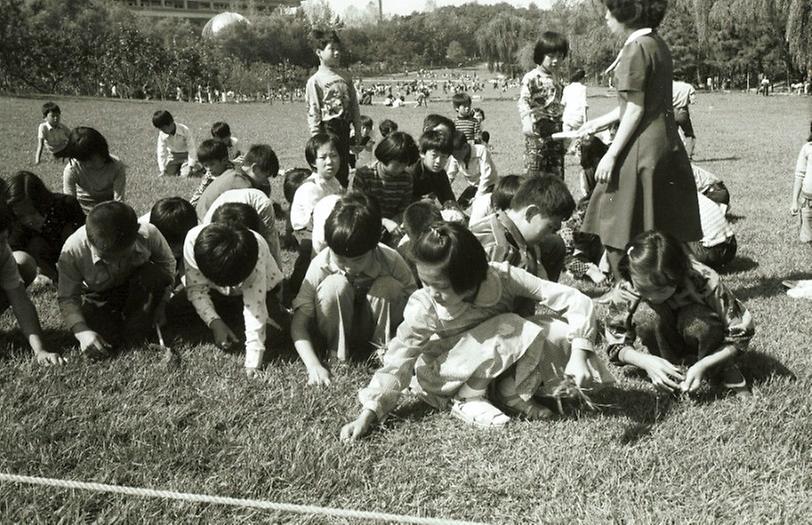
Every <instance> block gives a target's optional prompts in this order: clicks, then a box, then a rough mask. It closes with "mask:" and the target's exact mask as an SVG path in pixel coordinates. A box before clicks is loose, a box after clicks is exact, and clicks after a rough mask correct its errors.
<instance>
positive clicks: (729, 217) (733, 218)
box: [725, 213, 747, 224]
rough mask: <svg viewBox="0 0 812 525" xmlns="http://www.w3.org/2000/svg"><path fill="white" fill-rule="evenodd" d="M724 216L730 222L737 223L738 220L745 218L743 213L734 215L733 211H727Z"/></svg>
mask: <svg viewBox="0 0 812 525" xmlns="http://www.w3.org/2000/svg"><path fill="white" fill-rule="evenodd" d="M725 218H726V219H727V222H729V223H730V224H737V223H738V222H739V221H740V220H742V219H746V218H747V217H745V216H744V215H736V214H735V213H728V214H727V215H725Z"/></svg>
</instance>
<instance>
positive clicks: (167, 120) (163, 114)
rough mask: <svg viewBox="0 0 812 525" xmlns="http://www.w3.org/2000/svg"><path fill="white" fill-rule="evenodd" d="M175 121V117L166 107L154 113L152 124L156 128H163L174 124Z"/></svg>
mask: <svg viewBox="0 0 812 525" xmlns="http://www.w3.org/2000/svg"><path fill="white" fill-rule="evenodd" d="M174 122H175V119H173V118H172V113H170V112H168V111H167V110H165V109H159V110H158V111H156V112H155V113H153V114H152V125H153V126H155V127H156V128H162V127H164V126H168V125H170V124H173V123H174Z"/></svg>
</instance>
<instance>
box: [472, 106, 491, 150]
mask: <svg viewBox="0 0 812 525" xmlns="http://www.w3.org/2000/svg"><path fill="white" fill-rule="evenodd" d="M474 120H476V121H477V122H479V129H480V132H479V137H477V139H476V141H475V142H476V143H477V144H484V145H485V146H487V145H488V143H489V142H490V141H491V134H490V133H488V132H487V131H485V130H484V129H482V123H483V122H485V110H483V109H482V108H474Z"/></svg>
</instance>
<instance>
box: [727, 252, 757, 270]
mask: <svg viewBox="0 0 812 525" xmlns="http://www.w3.org/2000/svg"><path fill="white" fill-rule="evenodd" d="M756 268H758V261H754V260H753V259H751V258H750V257H746V256H742V255H737V256H736V257H735V258H734V259H733V260H732V261H730V263H729V264H727V265H726V266H725V267H724V268H722V269H721V271H720V272H719V273H723V274H725V273H728V274H729V273H739V272H749V271H750V270H755V269H756Z"/></svg>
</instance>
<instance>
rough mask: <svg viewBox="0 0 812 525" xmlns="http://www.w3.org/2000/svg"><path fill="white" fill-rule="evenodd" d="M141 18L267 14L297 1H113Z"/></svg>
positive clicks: (294, 4)
mask: <svg viewBox="0 0 812 525" xmlns="http://www.w3.org/2000/svg"><path fill="white" fill-rule="evenodd" d="M114 2H115V3H116V4H119V5H122V6H125V7H127V8H128V9H130V10H132V11H134V12H135V13H137V14H139V15H142V16H149V17H156V18H163V17H177V18H211V17H212V16H214V15H216V14H217V13H221V12H223V11H234V12H237V13H242V14H244V15H246V16H249V17H250V16H251V15H252V14H268V13H270V12H271V11H273V10H274V9H276V8H277V7H295V6H298V5H299V0H114Z"/></svg>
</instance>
